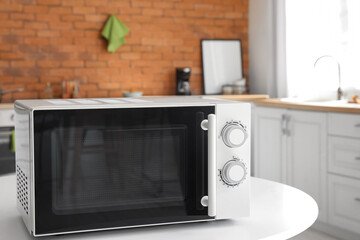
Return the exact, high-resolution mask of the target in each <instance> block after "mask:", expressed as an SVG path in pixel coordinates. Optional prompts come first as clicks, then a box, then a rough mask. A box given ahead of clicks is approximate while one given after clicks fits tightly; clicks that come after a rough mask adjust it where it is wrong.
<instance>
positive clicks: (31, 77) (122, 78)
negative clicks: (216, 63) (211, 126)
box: [0, 0, 248, 102]
mask: <svg viewBox="0 0 360 240" xmlns="http://www.w3.org/2000/svg"><path fill="white" fill-rule="evenodd" d="M109 14H116V15H117V17H118V18H119V19H120V20H121V21H122V22H123V23H125V25H127V26H128V27H129V29H130V33H129V34H128V35H127V36H126V44H125V45H123V46H121V47H120V48H118V50H117V51H116V52H115V53H108V52H107V51H106V47H107V41H106V40H105V39H104V38H102V37H101V35H100V32H101V29H102V27H103V26H104V23H105V21H106V20H107V18H108V16H109ZM247 37H248V0H0V88H2V89H11V88H19V87H23V88H25V91H24V92H22V93H13V94H7V95H4V97H3V102H11V101H14V100H16V99H19V98H41V97H42V96H43V92H44V89H45V87H46V83H47V82H50V83H51V86H52V87H53V89H54V97H60V96H61V82H62V81H64V80H65V81H67V80H68V81H74V80H76V81H79V82H80V93H79V95H80V97H120V96H122V92H124V91H129V90H133V91H143V92H144V94H146V95H154V94H155V95H169V94H174V93H175V68H176V67H184V66H189V67H191V68H192V76H191V79H190V80H191V82H190V83H191V87H192V89H193V93H195V94H201V93H202V73H201V52H200V51H201V50H200V39H202V38H210V39H212V38H231V39H241V40H242V44H243V45H242V47H243V62H244V64H243V66H244V73H245V76H246V75H247V68H248V67H247V66H248V48H247V46H248V43H247Z"/></svg>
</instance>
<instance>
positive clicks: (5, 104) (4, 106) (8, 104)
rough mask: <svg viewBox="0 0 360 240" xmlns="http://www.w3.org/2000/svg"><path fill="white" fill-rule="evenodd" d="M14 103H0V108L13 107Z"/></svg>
mask: <svg viewBox="0 0 360 240" xmlns="http://www.w3.org/2000/svg"><path fill="white" fill-rule="evenodd" d="M13 108H14V104H13V103H1V104H0V109H13Z"/></svg>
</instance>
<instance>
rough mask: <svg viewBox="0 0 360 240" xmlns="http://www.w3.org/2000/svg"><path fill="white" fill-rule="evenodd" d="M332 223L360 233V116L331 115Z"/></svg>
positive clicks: (329, 134) (330, 171)
mask: <svg viewBox="0 0 360 240" xmlns="http://www.w3.org/2000/svg"><path fill="white" fill-rule="evenodd" d="M328 121H329V126H328V138H329V141H328V156H329V158H328V161H329V165H328V190H329V223H330V224H332V225H334V226H339V227H341V228H343V229H346V230H350V231H352V232H355V233H358V234H360V229H359V226H360V115H359V114H340V113H329V115H328Z"/></svg>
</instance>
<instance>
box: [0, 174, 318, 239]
mask: <svg viewBox="0 0 360 240" xmlns="http://www.w3.org/2000/svg"><path fill="white" fill-rule="evenodd" d="M317 216H318V206H317V204H316V202H315V201H314V199H313V198H311V197H310V196H309V195H307V194H306V193H304V192H302V191H300V190H298V189H296V188H293V187H290V186H287V185H284V184H280V183H276V182H272V181H268V180H263V179H259V178H251V215H250V217H244V218H239V219H234V220H222V221H212V222H199V223H187V224H178V225H164V226H155V227H143V228H132V229H120V230H112V231H100V232H89V233H77V234H69V235H60V236H52V237H41V238H39V239H42V240H45V239H58V240H60V239H121V240H144V239H146V240H152V239H154V240H155V239H156V240H162V239H164V240H165V239H166V240H169V239H170V240H192V239H194V240H200V239H204V240H211V239H219V240H220V239H221V240H232V239H239V240H249V239H279V240H280V239H288V238H291V237H293V236H295V235H297V234H299V233H301V232H303V231H304V230H306V229H307V228H308V227H310V226H311V225H312V224H313V223H314V222H315V220H316V218H317ZM0 239H17V240H21V239H32V237H31V236H30V235H29V233H28V231H27V229H26V227H25V225H24V224H23V221H22V219H21V217H20V214H19V213H18V212H17V209H16V183H15V175H14V174H11V175H5V176H2V177H0Z"/></svg>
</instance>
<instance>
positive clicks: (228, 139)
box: [221, 121, 248, 148]
mask: <svg viewBox="0 0 360 240" xmlns="http://www.w3.org/2000/svg"><path fill="white" fill-rule="evenodd" d="M221 137H222V139H223V141H224V143H225V145H226V146H228V147H230V148H236V147H240V146H241V145H243V144H244V143H245V141H246V139H247V137H248V134H247V132H246V127H245V126H244V125H243V124H242V123H240V122H236V121H231V122H228V123H226V125H225V127H224V128H223V129H222V131H221Z"/></svg>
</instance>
